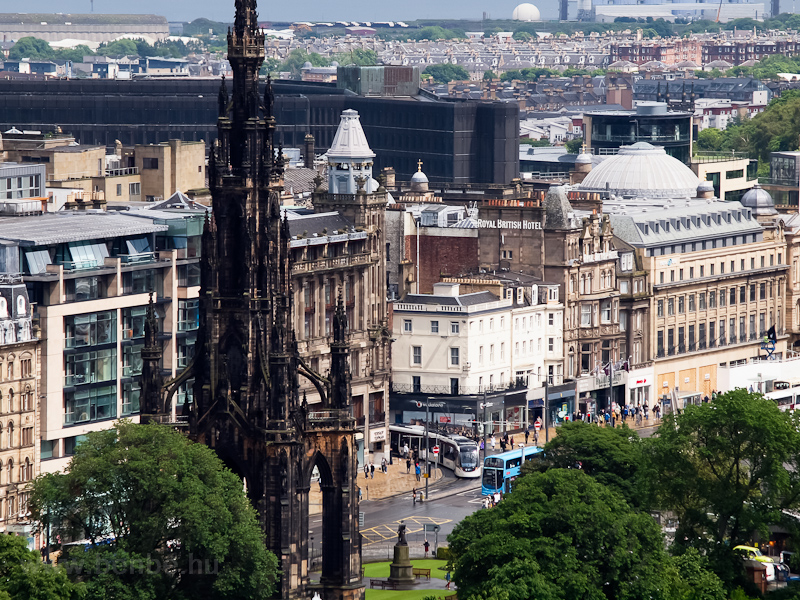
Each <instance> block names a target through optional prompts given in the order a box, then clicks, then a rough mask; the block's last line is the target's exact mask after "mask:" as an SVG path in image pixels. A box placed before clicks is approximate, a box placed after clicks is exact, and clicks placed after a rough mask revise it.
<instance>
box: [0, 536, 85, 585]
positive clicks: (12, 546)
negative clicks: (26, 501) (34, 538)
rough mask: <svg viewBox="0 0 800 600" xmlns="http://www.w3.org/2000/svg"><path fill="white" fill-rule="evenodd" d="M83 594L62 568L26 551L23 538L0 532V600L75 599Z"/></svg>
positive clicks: (34, 553)
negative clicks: (0, 533) (22, 599)
mask: <svg viewBox="0 0 800 600" xmlns="http://www.w3.org/2000/svg"><path fill="white" fill-rule="evenodd" d="M85 593H86V590H85V588H84V586H83V585H82V584H74V583H72V582H71V581H70V580H69V579H68V578H67V574H66V572H65V571H64V569H62V568H60V567H55V566H53V565H47V564H44V563H43V562H42V561H41V560H40V558H39V555H38V553H36V552H33V551H31V550H28V548H27V546H26V544H25V540H24V539H23V538H21V537H17V536H15V535H0V600H6V599H8V600H11V599H12V598H13V599H15V600H16V599H17V598H25V600H78V599H79V598H83V597H84V595H85Z"/></svg>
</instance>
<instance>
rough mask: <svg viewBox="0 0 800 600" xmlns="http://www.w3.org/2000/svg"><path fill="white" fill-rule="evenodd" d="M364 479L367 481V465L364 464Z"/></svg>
mask: <svg viewBox="0 0 800 600" xmlns="http://www.w3.org/2000/svg"><path fill="white" fill-rule="evenodd" d="M364 479H369V465H368V464H367V463H364Z"/></svg>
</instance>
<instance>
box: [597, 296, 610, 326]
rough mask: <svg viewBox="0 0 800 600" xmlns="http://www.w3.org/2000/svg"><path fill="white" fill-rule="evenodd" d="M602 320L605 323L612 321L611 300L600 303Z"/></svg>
mask: <svg viewBox="0 0 800 600" xmlns="http://www.w3.org/2000/svg"><path fill="white" fill-rule="evenodd" d="M600 321H601V322H603V323H610V322H611V300H604V301H603V303H602V304H601V305H600Z"/></svg>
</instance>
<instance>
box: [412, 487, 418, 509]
mask: <svg viewBox="0 0 800 600" xmlns="http://www.w3.org/2000/svg"><path fill="white" fill-rule="evenodd" d="M411 498H412V501H413V504H412V506H416V505H417V488H412V489H411Z"/></svg>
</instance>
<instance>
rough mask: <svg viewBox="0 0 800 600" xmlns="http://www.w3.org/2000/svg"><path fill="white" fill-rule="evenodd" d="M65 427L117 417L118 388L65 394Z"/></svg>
mask: <svg viewBox="0 0 800 600" xmlns="http://www.w3.org/2000/svg"><path fill="white" fill-rule="evenodd" d="M64 401H65V406H66V414H65V415H64V424H65V425H75V424H78V423H88V422H90V421H102V420H105V419H115V418H116V417H117V386H115V385H111V386H106V387H101V388H93V389H87V390H84V389H78V390H76V391H74V392H66V393H65V394H64Z"/></svg>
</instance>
